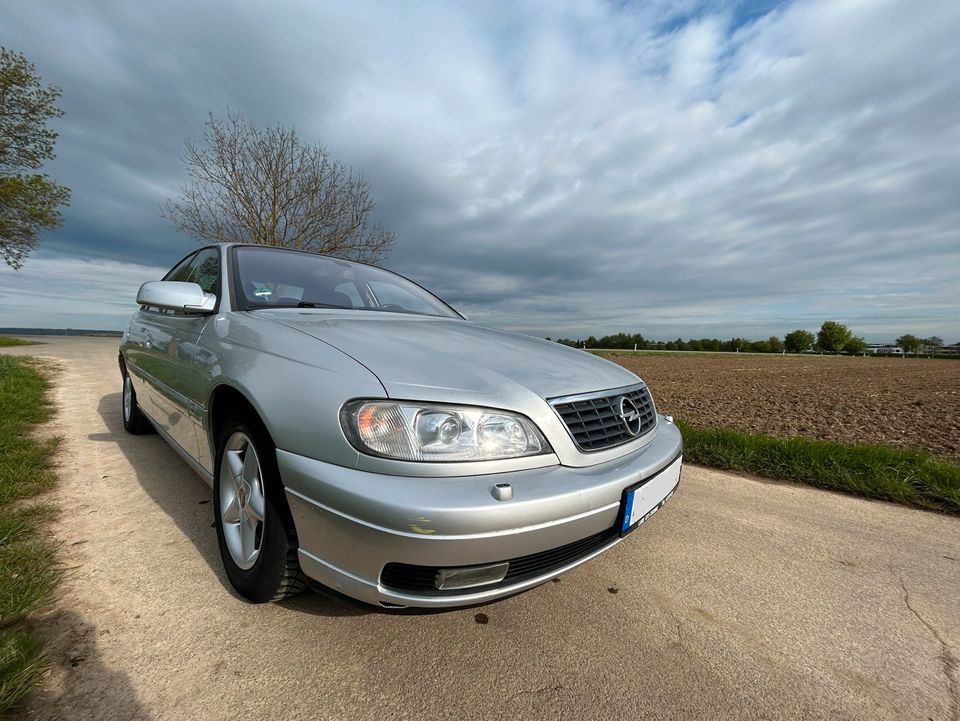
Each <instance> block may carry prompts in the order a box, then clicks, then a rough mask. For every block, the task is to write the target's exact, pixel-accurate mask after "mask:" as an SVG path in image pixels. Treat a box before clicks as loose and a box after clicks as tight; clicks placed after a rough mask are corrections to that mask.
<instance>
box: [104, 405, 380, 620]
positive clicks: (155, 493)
mask: <svg viewBox="0 0 960 721" xmlns="http://www.w3.org/2000/svg"><path fill="white" fill-rule="evenodd" d="M97 411H98V412H99V413H100V417H101V418H103V421H104V424H105V425H106V427H107V432H106V433H92V434H90V435H88V436H87V438H88V439H89V440H92V441H100V442H104V443H114V444H116V446H117V448H118V449H119V450H120V451H121V453H123V455H124V457H125V458H126V459H127V461H128V462H129V464H130V467H131V468H133V471H134V475H135V477H136V479H137V482H138V483H139V484H140V487H141V488H143V490H144V491H146V493H147V495H149V496H150V498H151V499H153V501H154V502H155V503H156V504H157V506H159V507H160V509H161V510H162V511H163V512H164V513H166V514H167V515H168V516H169V517H170V518H171V519H172V520H173V522H174V523H175V524H176V526H177V528H179V529H180V531H181V532H182V533H183V535H184V536H186V537H187V538H189V539H190V542H191V543H193V545H194V547H195V548H196V549H197V553H199V555H200V556H201V558H203V560H204V561H206V563H207V566H209V568H210V571H211V573H212V574H213V575H214V576H216V578H217V580H218V581H220V584H221V585H222V586H223V588H224V589H225V590H226V591H228V592H229V593H231V594H232V595H233V596H234V597H236V598H240V596H239V595H238V594H237V593H236V591H234V589H233V587H232V586H231V585H230V582H229V581H228V580H227V576H226V574H225V573H224V571H223V565H222V563H221V560H220V549H219V546H218V545H217V534H216V530H215V529H214V525H213V523H214V521H213V503H212V501H213V493H212V491H211V489H210V487H209V486H208V485H207V484H206V483H205V482H204V481H203V479H201V478H200V477H199V476H197V474H196V473H194V472H193V470H192V469H191V468H190V467H189V466H188V465H187V464H186V463H185V462H184V461H183V459H181V458H180V456H179V455H177V452H176V451H174V450H173V448H171V447H170V446H169V445H167V443H165V442H164V441H163V439H162V438H161V437H160V436H159V435H155V434H149V435H142V436H134V435H131V434H129V433H127V432H126V431H124V430H123V419H122V417H121V411H120V394H119V393H111V394H109V395H105V396H103V397H102V398H101V399H100V403H99V405H98V407H97ZM147 469H149V472H147ZM319 590H321V592H320V593H303V594H300V595H298V596H295V597H293V598H289V599H287V600H285V601H281V602H280V603H279V605H280V606H281V607H284V608H289V609H291V610H296V611H299V612H302V613H311V614H315V615H320V616H358V615H364V614H367V613H370V612H374V613H376V612H377V611H378V609H376V608H372V607H371V608H367V607H365V606H364V605H363V604H360V603H359V602H357V601H353V600H352V599H347V598H346V597H340V596H339V595H337V594H334V593H333V592H323V589H319Z"/></svg>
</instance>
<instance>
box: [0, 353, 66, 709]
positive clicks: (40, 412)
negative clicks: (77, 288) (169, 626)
mask: <svg viewBox="0 0 960 721" xmlns="http://www.w3.org/2000/svg"><path fill="white" fill-rule="evenodd" d="M49 385H50V383H49V380H48V379H47V377H46V376H45V375H44V374H43V373H42V372H41V370H40V368H39V367H38V365H37V363H36V362H35V361H33V360H32V359H30V358H20V357H13V356H2V355H0V408H2V409H3V411H2V412H0V714H4V713H6V712H7V711H9V710H10V709H11V708H14V707H15V706H16V705H17V704H18V703H19V701H20V700H21V699H22V698H23V697H24V695H26V693H27V692H28V691H30V689H31V688H33V686H35V685H36V684H37V682H38V681H39V680H40V677H41V675H42V673H43V670H44V668H45V667H46V658H45V656H44V654H43V648H42V644H41V641H40V639H39V637H38V636H37V635H36V633H35V632H34V631H33V630H32V629H31V627H30V621H29V617H30V614H32V613H33V612H35V611H37V610H38V609H40V608H42V607H43V606H44V605H45V604H46V603H47V602H48V601H49V600H50V596H51V594H52V592H53V589H54V587H55V585H56V583H57V579H58V571H57V568H56V565H55V559H54V549H53V547H52V546H51V545H50V544H49V543H48V542H47V540H46V538H45V536H44V533H43V526H44V524H45V523H46V522H47V521H48V520H49V519H50V518H51V517H52V516H53V513H54V510H53V508H52V507H51V506H49V505H47V504H45V503H38V502H35V501H29V500H27V499H30V498H32V497H34V496H36V495H37V494H39V493H42V492H43V491H46V490H48V489H50V488H52V487H53V484H54V482H55V480H56V476H55V474H54V471H53V457H54V453H55V451H56V447H57V444H58V439H39V438H35V437H34V436H33V434H32V433H31V431H32V430H33V429H34V427H35V426H36V425H37V424H39V423H42V422H44V421H45V420H47V419H48V418H49V417H50V414H51V412H52V409H51V406H50V402H49V398H48V390H49Z"/></svg>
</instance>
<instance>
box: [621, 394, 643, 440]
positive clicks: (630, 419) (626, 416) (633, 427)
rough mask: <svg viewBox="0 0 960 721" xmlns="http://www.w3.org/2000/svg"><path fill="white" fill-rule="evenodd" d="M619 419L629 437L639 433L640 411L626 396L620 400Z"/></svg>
mask: <svg viewBox="0 0 960 721" xmlns="http://www.w3.org/2000/svg"><path fill="white" fill-rule="evenodd" d="M620 419H621V420H622V421H623V425H624V426H625V427H626V429H627V433H629V434H630V435H631V436H635V435H638V434H639V433H640V410H639V409H638V408H637V404H636V403H634V402H633V401H632V400H630V399H629V398H627V397H626V396H623V397H622V398H621V399H620Z"/></svg>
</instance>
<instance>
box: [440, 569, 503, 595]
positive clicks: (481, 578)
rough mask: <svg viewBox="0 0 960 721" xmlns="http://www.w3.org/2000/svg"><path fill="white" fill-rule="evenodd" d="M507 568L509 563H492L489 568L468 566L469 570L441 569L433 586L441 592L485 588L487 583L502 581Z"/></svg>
mask: <svg viewBox="0 0 960 721" xmlns="http://www.w3.org/2000/svg"><path fill="white" fill-rule="evenodd" d="M509 567H510V564H509V563H493V564H491V565H489V566H470V567H469V568H441V569H439V570H438V571H437V577H436V579H435V580H434V582H433V585H435V586H436V587H437V588H438V589H440V590H441V591H446V590H449V589H452V588H473V587H474V586H486V585H487V584H488V583H497V582H498V581H502V580H503V577H504V576H506V575H507V569H508V568H509Z"/></svg>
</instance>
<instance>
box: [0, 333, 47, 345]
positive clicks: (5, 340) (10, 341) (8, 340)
mask: <svg viewBox="0 0 960 721" xmlns="http://www.w3.org/2000/svg"><path fill="white" fill-rule="evenodd" d="M15 345H39V344H38V343H36V342H34V341H32V340H23V338H14V337H12V336H9V335H0V348H10V347H12V346H15Z"/></svg>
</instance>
